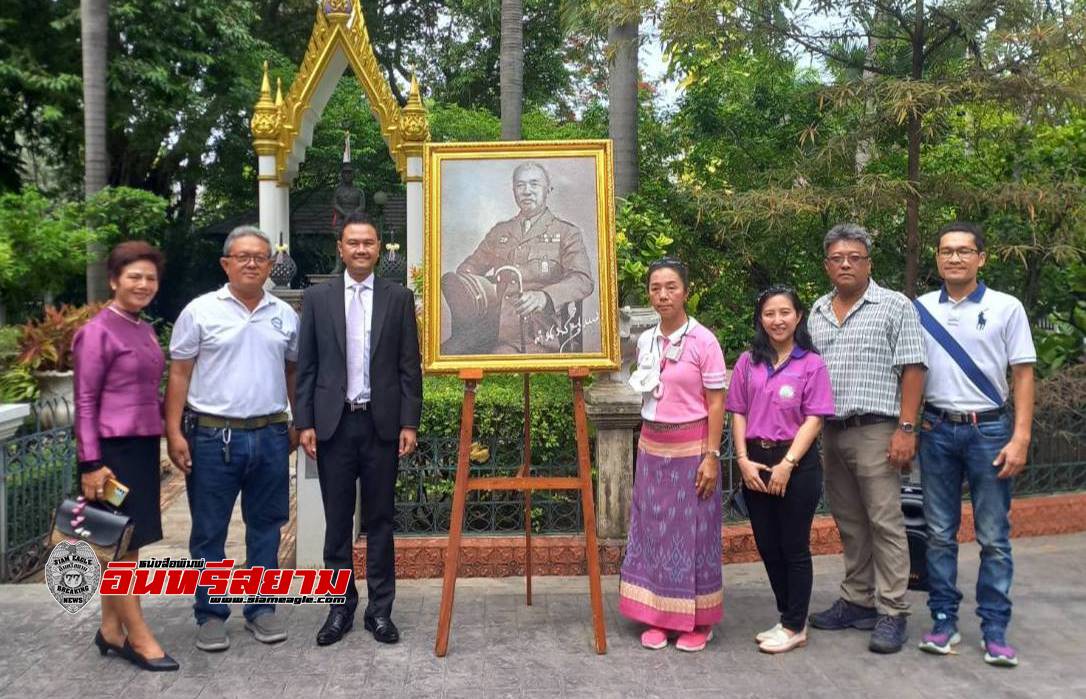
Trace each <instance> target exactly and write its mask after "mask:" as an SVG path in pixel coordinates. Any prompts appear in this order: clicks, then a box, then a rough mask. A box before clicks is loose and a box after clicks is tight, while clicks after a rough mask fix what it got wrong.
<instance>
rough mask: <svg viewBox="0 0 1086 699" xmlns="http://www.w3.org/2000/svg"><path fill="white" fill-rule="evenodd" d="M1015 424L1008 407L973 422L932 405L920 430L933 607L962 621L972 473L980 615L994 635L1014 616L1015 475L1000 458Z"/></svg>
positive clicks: (934, 613)
mask: <svg viewBox="0 0 1086 699" xmlns="http://www.w3.org/2000/svg"><path fill="white" fill-rule="evenodd" d="M929 424H930V428H929V427H928V425H929ZM1011 432H1012V430H1011V423H1010V418H1009V417H1008V416H1007V415H1003V416H1002V417H1001V418H1000V419H999V420H994V421H991V422H981V423H978V424H976V425H973V424H958V423H951V422H946V421H942V420H940V419H939V418H936V417H935V416H934V415H932V414H931V413H928V412H925V414H924V427H923V428H922V431H921V435H920V446H919V457H920V482H921V485H922V486H923V488H924V518H925V519H926V520H927V524H928V578H929V581H930V590H929V592H928V608H929V609H931V615H932V618H934V619H939V618H944V619H948V620H950V621H953V622H955V623H957V619H958V605H959V603H960V602H961V600H962V593H961V592H959V591H958V587H957V579H958V539H957V536H958V527H959V525H960V524H961V519H962V482H963V480H965V479H968V481H969V497H970V499H971V500H972V502H973V524H974V527H975V529H976V533H977V543H979V544H980V572H979V573H978V575H977V615H978V616H979V617H980V620H981V621H980V627H981V631H982V632H983V633H984V635H985V636H986V637H988V636H996V637H998V636H1002V635H1003V633H1004V632H1005V630H1006V628H1007V624H1008V623H1010V620H1011V598H1010V590H1011V579H1012V577H1013V576H1014V562H1013V561H1012V560H1011V542H1010V533H1011V523H1010V519H1009V517H1008V513H1009V512H1010V507H1011V479H1009V478H1004V479H1000V478H997V477H996V474H998V473H999V470H1000V469H999V468H998V467H996V466H993V465H992V461H993V460H995V458H996V455H997V454H998V453H999V450H1000V449H1002V448H1003V447H1004V446H1006V444H1007V442H1009V441H1010V439H1011Z"/></svg>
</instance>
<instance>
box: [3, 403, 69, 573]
mask: <svg viewBox="0 0 1086 699" xmlns="http://www.w3.org/2000/svg"><path fill="white" fill-rule="evenodd" d="M69 408H70V406H69V405H68V404H67V402H66V401H53V402H49V403H43V404H39V405H37V406H35V409H34V411H33V415H32V419H31V420H30V421H29V422H28V423H27V425H26V426H25V427H24V428H23V429H21V430H20V432H19V433H17V434H16V435H15V437H13V438H11V439H8V440H6V441H3V442H0V582H7V581H11V580H19V579H20V578H23V577H25V576H27V575H29V574H30V573H33V572H35V571H37V570H38V569H40V568H41V567H42V565H44V563H45V559H46V558H47V557H48V555H49V550H48V548H47V547H46V536H47V535H48V533H49V531H50V528H51V526H52V522H53V512H54V511H55V509H56V506H57V504H58V503H59V502H60V500H61V498H62V497H64V496H65V495H69V494H71V493H72V491H73V489H74V486H75V464H76V450H75V438H74V436H73V435H72V428H71V426H70V425H67V424H65V422H66V420H65V418H64V417H62V416H67V415H70V410H69Z"/></svg>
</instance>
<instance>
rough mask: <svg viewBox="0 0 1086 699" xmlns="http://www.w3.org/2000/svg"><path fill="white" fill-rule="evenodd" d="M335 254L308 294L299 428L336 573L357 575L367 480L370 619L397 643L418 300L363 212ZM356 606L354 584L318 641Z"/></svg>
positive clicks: (384, 638)
mask: <svg viewBox="0 0 1086 699" xmlns="http://www.w3.org/2000/svg"><path fill="white" fill-rule="evenodd" d="M336 247H337V249H338V251H339V255H340V257H341V258H342V259H343V263H344V265H345V267H346V269H345V271H344V274H343V276H340V277H336V278H335V279H332V280H331V281H328V282H326V283H324V284H321V285H320V286H315V287H311V288H309V289H308V290H307V291H306V293H305V297H304V298H303V300H302V323H301V330H300V338H299V347H298V386H297V396H296V406H297V412H296V414H295V416H294V425H295V427H296V428H297V429H298V430H299V432H300V435H299V438H300V442H301V445H302V447H303V448H304V449H305V451H306V453H307V454H309V456H310V458H315V459H317V470H318V475H319V478H320V485H321V500H322V501H323V503H324V518H325V532H324V564H325V566H326V567H328V568H333V569H341V568H347V569H353V556H352V547H351V543H352V541H351V534H352V531H353V529H352V524H353V518H354V511H355V503H356V495H355V493H356V490H355V484H356V482H357V481H358V480H359V479H361V481H362V513H363V516H364V518H365V523H366V586H367V588H368V590H369V599H368V602H367V605H366V611H365V614H364V616H363V620H364V622H365V627H366V630H367V631H370V632H372V633H373V637H374V638H375V639H377V640H378V641H380V642H382V643H395V642H397V641H398V640H399V639H400V634H399V631H398V630H397V629H396V626H395V624H393V623H392V618H391V617H392V601H393V599H394V598H395V596H396V571H395V557H394V551H393V543H392V529H393V518H394V515H395V485H396V471H397V467H398V465H399V457H401V456H406V455H408V454H410V453H411V452H413V451H414V450H415V443H416V432H417V429H418V425H419V419H420V417H421V414H422V362H421V358H420V356H419V341H418V331H417V325H416V323H415V297H414V294H413V293H412V292H411V291H410V290H408V289H405V288H404V287H403V286H401V285H399V284H397V283H395V282H391V281H388V280H387V279H381V278H379V277H377V276H376V275H375V274H374V273H373V270H374V267H376V266H377V261H378V259H379V257H380V252H381V239H380V234H379V233H378V231H377V228H376V226H375V225H374V224H373V222H372V221H371V220H370V218H369V217H368V216H367V215H366V214H365V213H361V212H355V213H351V214H350V215H348V216H347V217H346V218H345V220H344V223H343V230H342V232H341V234H340V239H339V242H338V243H337V244H336ZM357 606H358V590H357V589H356V587H355V585H354V581H353V580H352V584H351V586H350V587H349V588H348V590H347V603H346V604H344V605H332V608H331V610H330V611H329V613H328V619H327V620H326V621H325V622H324V626H322V627H321V630H320V631H319V632H318V633H317V644H318V645H322V646H326V645H330V644H332V643H335V642H336V641H338V640H339V639H341V638H342V637H343V635H344V634H345V633H347V632H348V631H350V630H351V628H352V626H353V625H354V613H355V609H356V608H357Z"/></svg>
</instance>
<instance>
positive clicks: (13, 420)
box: [0, 403, 30, 442]
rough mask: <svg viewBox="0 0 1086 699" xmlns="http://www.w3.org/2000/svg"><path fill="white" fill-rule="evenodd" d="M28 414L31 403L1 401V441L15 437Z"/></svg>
mask: <svg viewBox="0 0 1086 699" xmlns="http://www.w3.org/2000/svg"><path fill="white" fill-rule="evenodd" d="M28 415H30V404H29V403H0V442H3V441H4V440H5V439H11V438H12V437H14V436H15V432H16V431H18V429H19V427H20V426H21V425H22V424H23V422H25V421H26V417H27V416H28Z"/></svg>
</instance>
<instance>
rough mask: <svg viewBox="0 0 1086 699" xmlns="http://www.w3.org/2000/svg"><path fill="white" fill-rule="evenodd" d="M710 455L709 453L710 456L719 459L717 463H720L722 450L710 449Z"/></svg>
mask: <svg viewBox="0 0 1086 699" xmlns="http://www.w3.org/2000/svg"><path fill="white" fill-rule="evenodd" d="M708 453H709V454H710V455H711V456H715V457H716V459H717V461H719V460H720V450H719V449H710V450H709V452H708Z"/></svg>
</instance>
